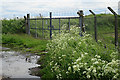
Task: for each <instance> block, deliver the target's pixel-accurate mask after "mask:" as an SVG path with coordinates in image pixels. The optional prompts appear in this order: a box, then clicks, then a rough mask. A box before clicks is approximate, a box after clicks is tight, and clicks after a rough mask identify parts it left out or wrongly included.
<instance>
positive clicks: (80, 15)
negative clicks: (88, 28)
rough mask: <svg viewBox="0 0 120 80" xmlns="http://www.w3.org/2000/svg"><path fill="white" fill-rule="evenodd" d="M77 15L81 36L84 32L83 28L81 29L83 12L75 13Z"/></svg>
mask: <svg viewBox="0 0 120 80" xmlns="http://www.w3.org/2000/svg"><path fill="white" fill-rule="evenodd" d="M77 14H78V15H79V17H80V18H79V26H80V33H79V34H80V36H82V32H84V28H83V15H84V14H83V10H79V11H78V12H77Z"/></svg>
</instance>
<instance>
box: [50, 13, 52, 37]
mask: <svg viewBox="0 0 120 80" xmlns="http://www.w3.org/2000/svg"><path fill="white" fill-rule="evenodd" d="M50 39H52V12H50Z"/></svg>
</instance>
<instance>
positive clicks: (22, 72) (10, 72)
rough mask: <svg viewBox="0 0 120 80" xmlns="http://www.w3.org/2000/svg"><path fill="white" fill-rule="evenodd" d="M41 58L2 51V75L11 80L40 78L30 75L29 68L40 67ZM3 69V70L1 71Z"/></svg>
mask: <svg viewBox="0 0 120 80" xmlns="http://www.w3.org/2000/svg"><path fill="white" fill-rule="evenodd" d="M38 58H40V56H37V55H33V54H20V53H19V52H15V51H0V62H2V63H1V64H0V75H1V73H2V76H4V77H7V78H8V77H9V78H39V79H40V77H37V76H32V75H30V70H29V68H33V67H38V66H39V65H38V64H36V63H37V60H38ZM1 69H2V70H1Z"/></svg>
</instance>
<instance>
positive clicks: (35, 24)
mask: <svg viewBox="0 0 120 80" xmlns="http://www.w3.org/2000/svg"><path fill="white" fill-rule="evenodd" d="M36 21H37V19H35V37H36V38H37V22H36Z"/></svg>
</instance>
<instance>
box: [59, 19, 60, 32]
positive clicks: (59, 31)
mask: <svg viewBox="0 0 120 80" xmlns="http://www.w3.org/2000/svg"><path fill="white" fill-rule="evenodd" d="M59 34H60V18H59Z"/></svg>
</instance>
